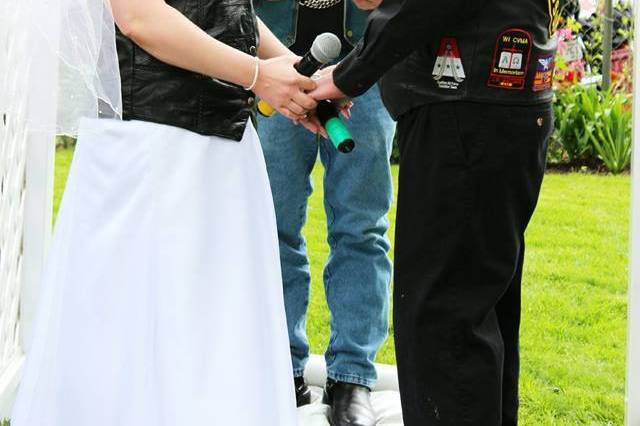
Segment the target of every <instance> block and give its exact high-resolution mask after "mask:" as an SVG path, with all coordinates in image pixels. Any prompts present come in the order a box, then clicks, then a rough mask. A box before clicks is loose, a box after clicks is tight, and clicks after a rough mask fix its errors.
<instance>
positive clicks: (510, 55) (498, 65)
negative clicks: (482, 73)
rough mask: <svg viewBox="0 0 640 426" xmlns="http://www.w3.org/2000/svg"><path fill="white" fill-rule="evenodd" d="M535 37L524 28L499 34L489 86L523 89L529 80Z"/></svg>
mask: <svg viewBox="0 0 640 426" xmlns="http://www.w3.org/2000/svg"><path fill="white" fill-rule="evenodd" d="M532 48H533V38H532V37H531V34H529V33H528V32H526V31H524V30H519V29H510V30H507V31H504V32H503V33H502V34H500V35H499V36H498V40H497V41H496V49H495V51H494V53H493V62H492V66H491V73H490V76H489V82H488V83H487V85H488V86H489V87H497V88H499V89H510V90H522V89H524V86H525V82H526V80H527V72H528V70H529V61H530V59H531V50H532Z"/></svg>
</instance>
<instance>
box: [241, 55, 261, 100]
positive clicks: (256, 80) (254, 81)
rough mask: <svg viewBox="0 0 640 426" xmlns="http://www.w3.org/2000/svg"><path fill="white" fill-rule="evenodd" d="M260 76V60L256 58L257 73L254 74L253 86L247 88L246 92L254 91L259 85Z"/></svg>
mask: <svg viewBox="0 0 640 426" xmlns="http://www.w3.org/2000/svg"><path fill="white" fill-rule="evenodd" d="M259 76H260V58H258V57H257V56H256V71H255V73H254V74H253V82H251V86H249V87H245V88H244V90H249V91H251V90H253V89H254V88H255V87H256V84H257V83H258V77H259Z"/></svg>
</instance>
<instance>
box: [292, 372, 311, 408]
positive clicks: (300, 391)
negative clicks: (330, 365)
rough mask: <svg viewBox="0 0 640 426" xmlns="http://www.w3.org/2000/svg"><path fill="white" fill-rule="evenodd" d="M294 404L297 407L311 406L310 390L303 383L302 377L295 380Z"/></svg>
mask: <svg viewBox="0 0 640 426" xmlns="http://www.w3.org/2000/svg"><path fill="white" fill-rule="evenodd" d="M295 389H296V404H297V405H298V407H302V406H303V405H309V404H311V389H309V386H307V384H306V383H305V382H304V377H296V378H295Z"/></svg>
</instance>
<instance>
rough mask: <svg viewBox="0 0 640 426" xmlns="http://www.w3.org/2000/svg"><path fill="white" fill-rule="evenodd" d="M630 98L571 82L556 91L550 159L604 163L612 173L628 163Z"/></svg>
mask: <svg viewBox="0 0 640 426" xmlns="http://www.w3.org/2000/svg"><path fill="white" fill-rule="evenodd" d="M630 104H631V97H630V95H628V94H626V93H623V92H615V91H608V92H602V91H600V90H598V88H597V87H595V86H581V85H577V84H576V85H573V86H570V87H567V88H565V89H563V90H559V91H557V92H556V96H555V102H554V108H555V117H556V118H555V125H556V130H555V133H554V136H553V139H552V142H551V144H550V150H549V162H550V163H552V164H554V163H555V164H558V163H567V164H569V165H570V166H571V167H574V168H579V167H584V166H590V167H592V168H593V167H594V166H597V165H598V164H604V166H605V167H606V168H607V169H608V170H609V171H610V172H611V173H614V174H618V173H621V172H623V171H625V170H627V169H628V168H629V166H630V163H631V121H632V113H631V105H630Z"/></svg>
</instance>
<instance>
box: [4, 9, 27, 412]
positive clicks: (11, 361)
mask: <svg viewBox="0 0 640 426" xmlns="http://www.w3.org/2000/svg"><path fill="white" fill-rule="evenodd" d="M28 3H29V2H25V3H24V4H21V2H15V3H14V4H13V5H11V4H9V2H2V9H1V10H0V19H2V22H1V25H0V31H1V33H0V52H2V59H0V70H1V71H2V75H1V76H0V94H1V98H2V99H1V100H0V102H1V104H0V111H1V113H2V117H1V118H2V121H1V122H0V142H1V144H0V386H1V387H4V388H9V387H11V385H12V384H13V383H14V382H15V380H16V376H17V374H18V370H19V367H20V364H21V360H22V350H21V348H20V335H19V332H20V326H19V315H20V309H19V308H20V289H21V283H22V266H23V235H24V205H25V193H26V179H25V174H26V158H27V153H26V151H27V132H26V114H27V102H26V100H27V97H26V90H27V82H26V78H27V76H28V72H27V68H26V67H27V66H28V64H27V63H26V62H27V61H25V60H22V59H21V58H19V56H20V52H24V51H26V43H27V35H26V33H25V31H16V28H15V27H14V24H16V23H18V22H23V23H24V22H25V21H24V18H25V17H26V12H27V10H26V6H27V5H28ZM1 387H0V391H2V388H1ZM0 402H1V401H0ZM5 404H6V402H5ZM1 408H4V407H1Z"/></svg>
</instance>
